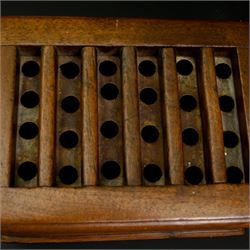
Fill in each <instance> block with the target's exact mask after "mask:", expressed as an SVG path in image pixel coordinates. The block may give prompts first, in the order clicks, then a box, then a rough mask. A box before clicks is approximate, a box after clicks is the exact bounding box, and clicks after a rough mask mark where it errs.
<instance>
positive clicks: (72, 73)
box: [60, 62, 80, 79]
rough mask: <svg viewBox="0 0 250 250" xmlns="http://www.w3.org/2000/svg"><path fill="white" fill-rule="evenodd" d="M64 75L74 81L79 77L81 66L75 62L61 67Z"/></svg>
mask: <svg viewBox="0 0 250 250" xmlns="http://www.w3.org/2000/svg"><path fill="white" fill-rule="evenodd" d="M60 69H61V71H62V74H63V75H64V76H65V77H66V78H69V79H73V78H75V77H77V76H78V74H79V72H80V69H79V66H78V65H77V64H76V63H74V62H68V63H65V64H62V65H61V66H60Z"/></svg>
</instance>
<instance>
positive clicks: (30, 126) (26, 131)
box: [19, 122, 38, 139]
mask: <svg viewBox="0 0 250 250" xmlns="http://www.w3.org/2000/svg"><path fill="white" fill-rule="evenodd" d="M37 134H38V127H37V125H36V124H35V123H33V122H25V123H23V124H22V125H21V126H20V128H19V135H20V136H21V137H22V138H24V139H33V138H34V137H36V136H37Z"/></svg>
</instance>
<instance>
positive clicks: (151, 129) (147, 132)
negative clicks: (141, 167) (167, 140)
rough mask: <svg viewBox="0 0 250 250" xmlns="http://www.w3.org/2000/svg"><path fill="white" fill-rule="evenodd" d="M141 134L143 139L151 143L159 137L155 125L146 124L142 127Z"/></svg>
mask: <svg viewBox="0 0 250 250" xmlns="http://www.w3.org/2000/svg"><path fill="white" fill-rule="evenodd" d="M141 136H142V138H143V140H144V141H146V142H149V143H152V142H155V141H156V140H157V139H158V138H159V131H158V129H157V128H156V127H155V126H152V125H147V126H145V127H144V128H143V129H142V131H141Z"/></svg>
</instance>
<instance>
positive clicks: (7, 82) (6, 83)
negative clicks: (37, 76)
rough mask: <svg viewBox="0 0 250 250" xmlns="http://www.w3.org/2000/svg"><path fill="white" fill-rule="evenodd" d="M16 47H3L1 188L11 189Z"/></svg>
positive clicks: (0, 129) (0, 130)
mask: <svg viewBox="0 0 250 250" xmlns="http://www.w3.org/2000/svg"><path fill="white" fill-rule="evenodd" d="M16 56H17V52H16V47H14V46H2V47H1V86H0V91H1V116H0V117H1V127H0V134H1V136H0V144H1V151H0V152H1V156H0V162H1V163H0V165H1V171H0V174H1V177H0V183H1V184H0V185H1V187H9V186H10V185H11V183H12V181H11V177H12V176H13V169H12V166H13V162H14V157H13V156H14V155H13V148H14V143H15V142H14V135H13V131H14V125H15V119H14V118H15V111H16V108H15V98H16V94H15V92H16V59H17V57H16Z"/></svg>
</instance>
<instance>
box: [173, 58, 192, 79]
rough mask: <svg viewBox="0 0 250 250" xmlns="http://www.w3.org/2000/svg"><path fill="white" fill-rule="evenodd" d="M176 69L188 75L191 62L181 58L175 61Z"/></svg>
mask: <svg viewBox="0 0 250 250" xmlns="http://www.w3.org/2000/svg"><path fill="white" fill-rule="evenodd" d="M176 69H177V72H178V73H179V74H181V75H189V74H191V73H192V71H193V64H192V63H191V62H190V61H188V60H186V59H182V60H180V61H178V62H177V64H176Z"/></svg>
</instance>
